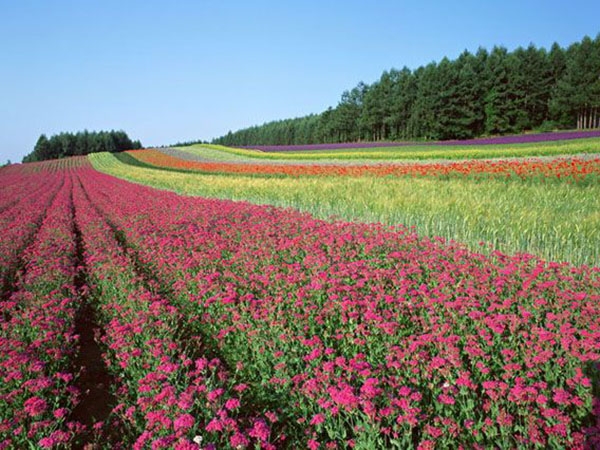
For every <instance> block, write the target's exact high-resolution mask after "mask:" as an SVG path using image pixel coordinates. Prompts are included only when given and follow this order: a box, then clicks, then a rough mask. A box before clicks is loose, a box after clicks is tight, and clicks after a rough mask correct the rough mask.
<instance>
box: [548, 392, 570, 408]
mask: <svg viewBox="0 0 600 450" xmlns="http://www.w3.org/2000/svg"><path fill="white" fill-rule="evenodd" d="M552 400H554V401H555V402H556V403H558V404H559V405H568V404H569V403H570V402H571V395H570V394H569V393H568V392H567V391H565V390H564V389H554V395H553V396H552Z"/></svg>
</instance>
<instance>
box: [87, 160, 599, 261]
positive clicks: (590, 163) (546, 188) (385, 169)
mask: <svg viewBox="0 0 600 450" xmlns="http://www.w3.org/2000/svg"><path fill="white" fill-rule="evenodd" d="M125 156H126V157H127V158H125ZM92 162H93V164H94V166H95V167H96V168H97V169H98V170H101V171H103V172H106V173H109V174H112V175H115V176H117V177H120V178H124V179H128V180H130V181H134V182H137V183H142V184H146V185H150V186H155V187H159V188H161V189H169V190H174V191H176V192H179V193H183V194H188V195H190V194H191V195H202V196H205V197H216V198H223V199H234V200H248V201H251V202H253V203H260V204H271V205H276V206H282V207H293V208H295V209H299V210H302V211H306V212H310V213H311V214H313V215H315V216H316V217H319V218H322V219H327V218H329V217H331V216H335V217H339V218H342V219H344V220H348V221H357V220H358V221H363V222H381V223H384V224H389V225H394V224H404V225H407V226H414V227H416V230H417V232H418V233H419V234H421V235H428V236H441V237H444V238H445V239H448V240H450V239H454V240H457V241H459V242H461V243H464V244H466V245H468V246H469V247H470V248H471V249H474V250H480V249H481V247H480V243H481V242H485V243H486V244H490V245H492V247H493V248H494V249H500V250H502V251H505V252H508V253H516V252H527V253H531V254H535V255H539V256H543V257H545V258H547V259H549V260H554V261H569V262H572V263H576V264H587V265H595V266H597V265H599V264H600V246H598V245H597V243H598V242H600V215H599V213H598V211H600V183H598V174H599V173H600V170H599V169H600V158H599V157H589V156H588V157H586V158H583V157H581V156H575V157H562V158H559V159H552V160H498V161H488V162H485V161H484V162H482V161H463V162H455V163H450V164H448V163H430V164H423V163H411V164H405V165H362V166H341V165H333V166H332V165H318V166H314V165H313V166H308V165H306V166H298V165H267V166H264V165H254V164H242V163H223V162H200V161H190V160H187V159H182V158H176V157H174V156H172V155H170V154H165V153H164V152H158V151H153V150H144V151H142V152H130V154H124V155H122V156H119V155H111V154H96V155H92ZM159 167H160V168H162V169H163V170H157V168H159ZM252 170H254V172H252ZM261 170H262V171H261ZM286 173H287V174H291V175H286ZM308 173H310V174H312V175H319V176H306V174H308ZM361 173H362V174H363V175H364V174H366V175H367V176H352V175H354V174H359V175H360V174H361Z"/></svg>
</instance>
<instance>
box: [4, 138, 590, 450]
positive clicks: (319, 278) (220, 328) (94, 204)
mask: <svg viewBox="0 0 600 450" xmlns="http://www.w3.org/2000/svg"><path fill="white" fill-rule="evenodd" d="M208 150H210V151H211V152H213V153H212V155H209V153H210V152H208V151H207V152H205V153H201V154H200V155H196V156H194V155H193V154H192V153H185V152H180V151H179V150H165V149H163V150H162V151H158V150H141V151H128V152H121V153H95V154H91V155H89V156H87V157H84V156H82V157H75V158H66V159H61V160H53V161H44V162H39V163H28V164H14V165H9V166H7V167H2V168H0V188H1V189H0V192H2V194H3V195H2V196H1V197H0V224H2V229H3V230H4V231H3V233H2V234H1V235H0V261H1V262H2V264H0V311H1V312H0V376H1V379H2V383H1V384H0V448H18V449H20V448H31V449H33V448H56V449H62V448H98V449H113V448H139V449H142V448H144V449H145V448H152V449H155V448H156V449H158V448H175V449H186V450H192V449H198V448H207V449H208V448H213V449H217V448H218V449H220V448H235V449H243V448H246V449H250V448H256V449H258V448H261V449H276V448H286V449H296V448H298V449H305V448H312V449H317V448H340V447H343V448H356V449H379V448H382V449H388V448H396V449H422V448H433V446H435V447H436V448H437V447H439V448H454V447H456V446H457V443H459V444H460V445H462V446H463V447H464V448H480V449H484V448H485V449H487V448H496V447H498V448H536V449H537V448H539V449H543V448H585V445H587V444H589V443H590V442H592V443H593V442H594V441H593V439H594V436H595V435H597V432H598V431H599V430H600V429H598V428H597V427H596V425H597V424H598V423H600V422H598V420H600V417H598V410H597V408H595V407H594V405H595V402H596V401H597V398H598V392H600V366H598V361H599V358H600V344H599V340H598V337H599V336H600V323H599V322H598V320H597V318H598V317H599V316H600V246H599V245H598V243H599V242H600V183H599V182H598V175H599V173H600V158H599V157H598V156H594V155H592V154H583V153H579V154H577V155H572V156H565V155H563V156H561V157H559V158H555V157H550V156H545V157H543V158H532V157H528V158H521V159H510V158H508V159H507V158H503V159H497V160H483V159H476V160H475V159H474V160H446V161H434V160H429V161H428V162H427V163H423V162H414V161H413V162H406V161H405V162H404V163H402V164H398V163H397V162H395V161H387V160H386V161H382V160H372V162H371V163H369V164H361V165H355V164H354V165H353V164H350V165H348V164H346V165H344V164H337V163H333V164H332V163H331V160H323V162H324V163H319V162H315V163H314V164H305V163H304V161H298V160H290V162H288V163H285V164H282V163H277V164H275V163H269V162H268V161H266V160H265V161H262V162H261V164H257V163H256V160H252V161H246V160H243V161H240V160H239V159H238V160H234V159H235V158H246V157H245V156H243V157H242V156H240V155H238V154H235V153H230V152H229V151H228V150H227V149H225V150H223V149H220V148H209V149H208ZM178 152H179V153H178ZM186 155H187V156H186ZM227 155H234V158H233V159H232V160H231V161H229V162H228V161H224V160H219V159H218V158H219V157H223V158H227V157H228V156H227ZM188 156H189V157H188ZM191 156H194V157H191ZM101 172H104V173H101ZM127 180H130V181H132V182H133V183H131V182H128V181H127ZM144 185H147V186H144ZM156 188H158V189H156ZM169 191H175V192H169ZM177 193H180V194H184V195H177ZM209 197H213V198H209ZM231 200H239V201H231ZM253 203H258V204H253ZM271 205H275V206H284V207H287V208H277V207H273V206H271ZM307 212H309V213H312V214H308V213H307ZM315 216H316V217H315ZM321 219H325V220H321ZM521 252H522V253H521ZM591 448H593V445H592V447H591Z"/></svg>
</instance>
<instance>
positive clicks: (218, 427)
mask: <svg viewBox="0 0 600 450" xmlns="http://www.w3.org/2000/svg"><path fill="white" fill-rule="evenodd" d="M205 429H206V431H208V432H213V431H215V432H216V431H222V430H223V424H221V421H220V420H219V419H217V418H216V417H215V418H214V419H213V420H211V421H210V422H208V425H206V428H205Z"/></svg>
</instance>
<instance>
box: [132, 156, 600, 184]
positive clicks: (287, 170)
mask: <svg viewBox="0 0 600 450" xmlns="http://www.w3.org/2000/svg"><path fill="white" fill-rule="evenodd" d="M127 153H129V154H130V155H131V156H133V157H134V158H135V159H137V160H139V161H141V162H144V163H146V164H150V165H153V166H157V167H165V168H171V169H182V170H190V171H199V172H209V173H232V174H243V175H285V176H296V177H299V176H306V175H313V176H314V175H318V176H364V175H372V176H436V177H440V176H481V175H482V176H493V177H496V178H510V177H518V178H521V179H528V178H534V177H541V178H551V179H565V178H566V179H572V180H574V181H582V180H585V179H586V178H588V177H590V176H597V175H598V174H600V158H598V157H596V158H591V159H582V158H577V157H568V158H557V159H552V160H541V159H527V160H523V159H521V160H516V159H515V160H494V161H490V160H487V161H486V160H467V161H457V162H451V163H410V164H377V165H308V164H286V165H276V164H252V163H247V164H246V163H226V162H201V161H190V160H185V159H181V158H176V157H174V156H171V155H167V154H165V153H162V152H160V151H158V150H130V151H128V152H127Z"/></svg>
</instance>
